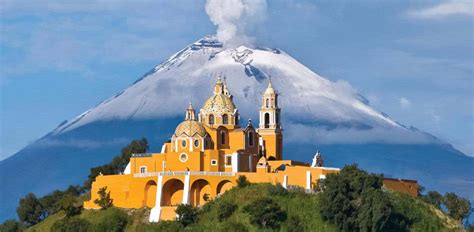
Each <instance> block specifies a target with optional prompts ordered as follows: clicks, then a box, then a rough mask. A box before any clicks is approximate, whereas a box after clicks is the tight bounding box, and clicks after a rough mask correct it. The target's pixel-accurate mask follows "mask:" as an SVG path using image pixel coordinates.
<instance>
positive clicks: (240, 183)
mask: <svg viewBox="0 0 474 232" xmlns="http://www.w3.org/2000/svg"><path fill="white" fill-rule="evenodd" d="M236 182H237V187H239V188H244V187H247V186H249V185H250V182H249V181H248V180H247V177H246V176H243V175H241V176H239V177H238V178H237V181H236Z"/></svg>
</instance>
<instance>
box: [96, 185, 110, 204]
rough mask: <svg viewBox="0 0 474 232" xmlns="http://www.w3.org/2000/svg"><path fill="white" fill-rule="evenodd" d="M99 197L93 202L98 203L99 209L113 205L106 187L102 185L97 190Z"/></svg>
mask: <svg viewBox="0 0 474 232" xmlns="http://www.w3.org/2000/svg"><path fill="white" fill-rule="evenodd" d="M97 194H99V199H95V200H94V203H95V204H97V205H99V206H100V208H101V209H107V208H110V207H112V206H113V200H112V198H110V191H107V187H102V188H100V189H99V191H97Z"/></svg>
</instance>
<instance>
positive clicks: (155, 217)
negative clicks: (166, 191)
mask: <svg viewBox="0 0 474 232" xmlns="http://www.w3.org/2000/svg"><path fill="white" fill-rule="evenodd" d="M162 185H163V176H158V184H157V186H156V198H155V207H153V209H151V211H150V217H149V219H148V221H149V222H158V221H159V220H160V216H161V192H162V191H163V186H162Z"/></svg>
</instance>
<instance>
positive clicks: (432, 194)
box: [422, 191, 443, 209]
mask: <svg viewBox="0 0 474 232" xmlns="http://www.w3.org/2000/svg"><path fill="white" fill-rule="evenodd" d="M442 198H443V196H442V195H441V194H439V193H438V192H436V191H429V192H428V193H427V194H426V195H425V196H422V199H423V200H424V201H425V202H426V203H428V204H432V205H434V206H436V208H438V209H440V208H441V200H442Z"/></svg>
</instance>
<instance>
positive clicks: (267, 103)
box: [265, 98, 270, 108]
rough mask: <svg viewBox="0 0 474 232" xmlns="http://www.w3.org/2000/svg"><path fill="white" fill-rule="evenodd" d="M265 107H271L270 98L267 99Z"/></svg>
mask: <svg viewBox="0 0 474 232" xmlns="http://www.w3.org/2000/svg"><path fill="white" fill-rule="evenodd" d="M265 107H266V108H268V107H270V100H269V99H268V98H267V99H266V100H265Z"/></svg>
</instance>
